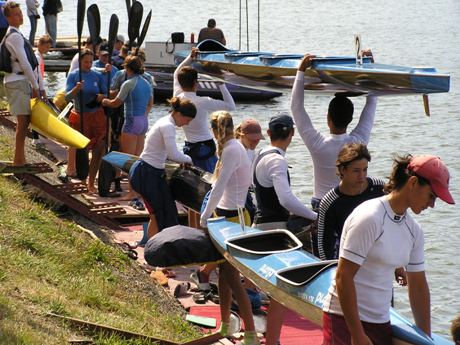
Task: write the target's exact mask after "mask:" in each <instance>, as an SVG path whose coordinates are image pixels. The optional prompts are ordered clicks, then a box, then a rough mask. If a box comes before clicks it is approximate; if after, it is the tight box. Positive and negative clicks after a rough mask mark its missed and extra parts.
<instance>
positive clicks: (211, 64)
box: [175, 40, 450, 95]
mask: <svg viewBox="0 0 460 345" xmlns="http://www.w3.org/2000/svg"><path fill="white" fill-rule="evenodd" d="M197 48H198V49H199V53H198V55H197V59H196V60H195V62H194V65H193V67H195V68H196V69H197V70H198V71H199V72H200V73H204V74H208V75H212V76H214V77H218V78H221V79H223V80H225V81H228V82H231V83H234V84H237V85H246V86H259V87H265V88H280V87H281V88H282V87H287V88H290V87H292V85H293V83H294V80H295V75H296V73H297V68H298V66H299V64H300V61H301V59H302V57H303V55H298V54H274V53H270V52H259V51H256V52H242V51H238V50H231V49H228V48H226V47H225V46H223V45H222V44H220V43H219V42H217V41H213V40H205V41H203V42H201V43H199V44H198V45H197ZM188 54H189V51H179V52H176V53H175V55H176V63H179V62H180V61H182V60H183V59H184V58H185V57H187V55H188ZM305 77H306V78H305V89H307V90H316V91H329V92H341V91H342V92H352V93H356V94H368V93H375V94H378V95H395V94H430V93H439V92H448V91H449V88H450V76H449V75H447V74H442V73H439V72H437V71H436V69H435V68H433V67H406V66H397V65H386V64H381V63H374V62H372V61H371V58H369V57H363V58H362V63H359V62H357V59H356V57H347V56H330V57H317V58H315V59H314V60H313V64H312V68H311V69H307V71H306V72H305Z"/></svg>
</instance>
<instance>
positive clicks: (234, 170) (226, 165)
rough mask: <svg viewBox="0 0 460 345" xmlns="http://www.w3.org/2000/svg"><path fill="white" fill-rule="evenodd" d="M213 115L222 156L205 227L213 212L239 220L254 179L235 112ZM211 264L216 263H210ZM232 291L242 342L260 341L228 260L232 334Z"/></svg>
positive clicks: (225, 277) (223, 279) (226, 313)
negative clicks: (236, 126) (235, 126)
mask: <svg viewBox="0 0 460 345" xmlns="http://www.w3.org/2000/svg"><path fill="white" fill-rule="evenodd" d="M211 119H212V120H211V125H212V128H213V130H214V135H215V137H216V140H217V153H218V156H219V160H218V161H217V165H216V169H215V171H214V178H215V182H214V183H213V188H212V190H211V193H210V195H209V198H208V202H207V204H206V207H205V209H204V211H203V212H202V214H201V219H200V223H201V226H203V227H205V226H206V222H207V220H208V218H210V217H211V215H212V214H213V213H215V214H216V215H218V216H223V217H225V218H228V219H229V220H231V221H232V220H233V221H236V222H238V220H237V219H238V207H243V205H244V203H245V201H246V195H247V193H248V188H249V185H250V183H251V163H250V161H249V158H248V155H247V153H246V149H245V148H244V146H243V145H242V144H241V143H240V142H239V141H238V140H237V139H235V137H234V132H233V119H232V116H231V115H230V114H229V113H228V112H226V111H219V112H215V113H213V114H212V117H211ZM245 221H246V225H249V222H250V218H249V213H248V212H247V211H245ZM207 266H208V265H207ZM209 267H211V268H214V267H215V266H213V265H209V266H208V268H209ZM208 271H209V269H208ZM232 294H233V295H234V296H235V299H236V301H237V303H238V306H239V308H240V312H241V317H242V318H243V320H244V324H245V334H244V341H243V344H244V345H258V344H259V339H258V338H257V334H256V332H255V328H254V319H253V316H252V312H251V304H250V302H249V298H248V295H247V293H246V291H245V289H244V288H243V286H242V284H241V280H240V277H239V273H238V271H237V270H236V269H235V268H233V266H231V265H230V264H229V263H228V262H225V263H223V264H221V265H219V298H220V301H219V302H220V313H221V319H222V322H221V329H220V332H221V333H222V334H223V335H229V334H228V331H229V326H230V306H231V303H232Z"/></svg>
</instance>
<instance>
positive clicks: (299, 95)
mask: <svg viewBox="0 0 460 345" xmlns="http://www.w3.org/2000/svg"><path fill="white" fill-rule="evenodd" d="M363 54H364V55H366V56H372V53H371V52H370V51H364V52H363ZM314 57H315V56H314V55H310V54H306V55H305V57H304V58H303V59H302V61H301V63H300V65H299V69H298V71H297V75H296V78H295V82H294V86H293V87H292V96H291V112H292V116H293V117H294V121H295V124H296V126H297V128H298V131H299V134H300V136H301V138H302V140H303V142H304V143H305V145H306V146H307V148H308V151H310V155H311V158H312V160H313V169H314V180H315V186H314V190H313V197H312V199H311V204H312V207H313V209H317V208H318V207H319V203H320V202H321V199H322V198H323V196H324V195H326V193H327V192H329V191H330V190H331V189H332V188H334V187H335V186H337V184H338V183H339V178H338V176H337V174H336V166H335V161H336V160H337V155H338V153H339V151H340V149H341V148H342V146H343V145H345V144H348V143H363V144H365V145H367V144H368V143H369V138H370V135H371V130H372V126H373V125H374V117H375V110H376V108H377V97H375V96H367V99H366V105H365V106H364V108H363V111H362V113H361V116H360V118H359V122H358V124H357V126H356V127H355V128H354V129H353V130H352V131H351V132H350V133H347V128H348V125H349V124H350V122H351V121H352V119H353V111H354V107H353V103H352V102H351V101H350V100H349V99H348V98H347V97H344V96H340V95H338V96H336V97H334V98H333V99H332V100H331V102H330V103H329V108H328V113H327V125H328V127H329V135H325V134H322V133H321V132H319V131H318V130H317V129H316V128H315V127H314V126H313V123H312V122H311V119H310V117H309V116H308V113H307V111H306V110H305V107H304V74H305V71H306V69H307V68H310V67H311V64H312V60H313V58H314ZM312 240H313V243H312V245H313V249H314V253H315V255H318V250H317V239H316V236H314V238H313V239H312Z"/></svg>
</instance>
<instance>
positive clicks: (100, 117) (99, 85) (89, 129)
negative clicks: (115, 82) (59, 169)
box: [65, 49, 107, 193]
mask: <svg viewBox="0 0 460 345" xmlns="http://www.w3.org/2000/svg"><path fill="white" fill-rule="evenodd" d="M92 65H93V52H92V51H91V50H89V49H83V50H82V51H81V70H82V82H80V79H79V78H80V77H79V74H80V73H79V70H78V69H76V70H74V71H72V72H70V73H69V75H68V77H67V84H66V95H65V99H66V101H67V102H68V101H70V100H74V103H75V108H74V109H73V110H72V112H71V113H70V116H69V124H70V126H71V127H72V128H74V129H76V130H78V131H81V130H80V113H81V112H82V111H83V120H84V122H83V130H82V131H81V132H82V133H83V134H84V135H85V136H86V137H87V138H89V139H90V140H91V141H90V143H89V144H88V148H89V149H90V150H92V156H91V161H90V164H89V176H88V184H87V185H88V192H90V193H97V191H96V188H95V186H94V181H95V179H96V174H97V171H98V170H99V165H100V163H101V159H102V155H103V153H104V147H105V136H106V118H105V114H104V110H103V108H102V107H101V104H100V102H101V101H102V99H103V98H104V95H105V94H106V93H107V83H104V78H103V75H102V74H101V73H99V72H97V71H95V70H92V69H91V67H92ZM80 92H83V105H82V104H80V96H79V93H80ZM75 170H76V167H75V149H69V157H68V164H67V175H68V176H73V175H75Z"/></svg>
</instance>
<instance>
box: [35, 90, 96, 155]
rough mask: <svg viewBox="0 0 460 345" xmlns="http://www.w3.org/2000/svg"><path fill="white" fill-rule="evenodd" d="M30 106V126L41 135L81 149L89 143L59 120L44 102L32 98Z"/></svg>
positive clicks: (85, 138)
mask: <svg viewBox="0 0 460 345" xmlns="http://www.w3.org/2000/svg"><path fill="white" fill-rule="evenodd" d="M30 106H31V109H32V114H31V117H30V126H31V128H32V129H34V130H35V131H37V132H38V133H40V134H41V135H43V136H45V137H47V138H52V139H54V140H56V141H57V142H59V143H61V144H63V145H66V146H70V147H74V148H77V149H83V148H85V147H86V146H87V145H88V144H89V142H90V140H89V139H88V138H87V137H85V136H84V135H83V134H81V133H80V132H78V131H76V130H75V129H73V128H71V127H70V126H69V125H67V124H66V123H65V122H63V121H61V120H59V119H58V118H57V114H56V112H55V111H54V110H53V109H52V108H51V107H50V106H49V105H48V104H46V103H45V102H43V101H41V100H39V99H37V98H34V99H32V100H31V101H30Z"/></svg>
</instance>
